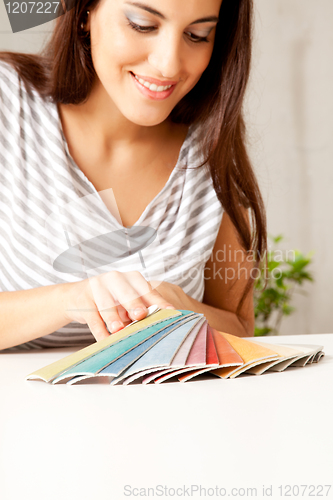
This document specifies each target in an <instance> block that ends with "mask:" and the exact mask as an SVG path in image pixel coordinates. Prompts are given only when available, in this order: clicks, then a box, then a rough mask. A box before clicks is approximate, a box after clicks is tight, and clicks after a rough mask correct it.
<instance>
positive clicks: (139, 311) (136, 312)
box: [133, 307, 146, 316]
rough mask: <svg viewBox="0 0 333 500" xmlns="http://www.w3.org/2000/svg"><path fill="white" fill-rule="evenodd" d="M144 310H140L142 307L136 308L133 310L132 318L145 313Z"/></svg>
mask: <svg viewBox="0 0 333 500" xmlns="http://www.w3.org/2000/svg"><path fill="white" fill-rule="evenodd" d="M145 312H146V310H145V309H142V307H138V308H137V309H134V311H133V314H134V316H140V315H141V314H142V313H145Z"/></svg>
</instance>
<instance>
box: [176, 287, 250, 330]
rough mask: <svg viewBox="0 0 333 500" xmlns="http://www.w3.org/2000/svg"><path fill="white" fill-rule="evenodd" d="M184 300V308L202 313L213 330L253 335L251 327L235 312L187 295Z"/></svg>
mask: <svg viewBox="0 0 333 500" xmlns="http://www.w3.org/2000/svg"><path fill="white" fill-rule="evenodd" d="M185 302H186V304H187V305H186V309H188V310H190V311H194V312H197V313H201V314H203V315H204V316H205V317H206V319H207V321H208V323H209V325H210V326H211V327H212V328H215V330H218V331H219V332H225V333H231V334H232V335H236V336H237V337H252V336H253V333H254V332H253V328H252V327H251V326H250V325H246V324H245V321H242V320H240V318H239V317H238V316H237V315H236V314H235V313H232V312H230V311H225V310H222V309H218V308H216V307H212V306H209V305H208V304H204V303H202V302H199V301H198V300H195V299H193V298H192V297H189V296H188V295H186V299H185Z"/></svg>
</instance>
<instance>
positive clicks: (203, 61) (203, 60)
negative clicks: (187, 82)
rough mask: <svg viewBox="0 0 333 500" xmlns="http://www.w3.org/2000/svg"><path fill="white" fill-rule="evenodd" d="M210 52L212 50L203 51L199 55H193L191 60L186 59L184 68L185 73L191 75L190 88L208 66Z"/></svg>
mask: <svg viewBox="0 0 333 500" xmlns="http://www.w3.org/2000/svg"><path fill="white" fill-rule="evenodd" d="M212 52H213V51H212V49H211V48H209V50H203V51H202V53H201V54H198V53H197V54H194V56H193V57H192V58H191V60H189V59H187V64H186V66H187V71H188V72H189V74H191V75H192V80H193V84H192V87H194V85H195V84H196V83H197V82H198V81H199V80H200V78H201V75H202V73H203V72H204V71H205V70H206V68H207V66H208V65H209V61H210V59H211V55H212Z"/></svg>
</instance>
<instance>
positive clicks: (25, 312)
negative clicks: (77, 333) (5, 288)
mask: <svg viewBox="0 0 333 500" xmlns="http://www.w3.org/2000/svg"><path fill="white" fill-rule="evenodd" d="M70 285H71V284H68V283H65V284H59V285H51V286H44V287H39V288H33V289H30V290H20V291H17V292H0V318H1V322H0V349H6V348H8V347H12V346H16V345H19V344H22V343H24V342H28V341H29V340H34V339H36V338H39V337H42V336H43V335H48V334H50V333H52V332H54V331H56V330H58V329H59V328H61V327H63V326H65V325H66V324H68V323H69V320H68V318H67V317H66V307H65V300H64V297H65V295H66V292H67V290H68V287H69V286H70Z"/></svg>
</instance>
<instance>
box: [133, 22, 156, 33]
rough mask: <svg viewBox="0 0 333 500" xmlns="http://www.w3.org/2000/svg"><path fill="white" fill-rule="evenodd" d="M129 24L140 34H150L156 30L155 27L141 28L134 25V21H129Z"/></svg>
mask: <svg viewBox="0 0 333 500" xmlns="http://www.w3.org/2000/svg"><path fill="white" fill-rule="evenodd" d="M128 24H129V25H130V27H131V28H132V29H134V30H135V31H138V32H139V33H150V32H151V31H154V29H156V27H155V26H140V25H139V24H135V23H133V21H130V20H129V19H128Z"/></svg>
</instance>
